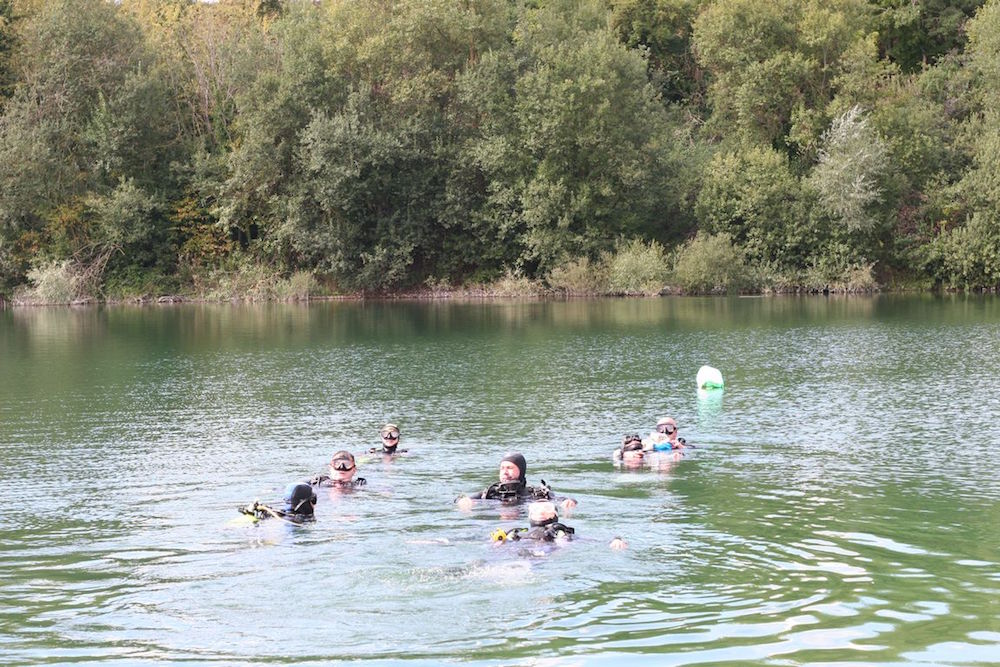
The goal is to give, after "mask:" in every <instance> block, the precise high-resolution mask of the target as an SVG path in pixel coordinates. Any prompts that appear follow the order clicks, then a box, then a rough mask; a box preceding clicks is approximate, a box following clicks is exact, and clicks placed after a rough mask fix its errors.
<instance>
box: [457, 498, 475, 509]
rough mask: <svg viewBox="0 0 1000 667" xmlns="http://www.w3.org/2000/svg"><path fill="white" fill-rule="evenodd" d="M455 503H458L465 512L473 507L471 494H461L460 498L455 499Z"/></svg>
mask: <svg viewBox="0 0 1000 667" xmlns="http://www.w3.org/2000/svg"><path fill="white" fill-rule="evenodd" d="M455 504H456V505H458V509H460V510H462V511H463V512H468V511H469V510H471V509H472V498H470V497H469V496H459V497H458V499H457V500H455Z"/></svg>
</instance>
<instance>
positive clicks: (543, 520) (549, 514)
mask: <svg viewBox="0 0 1000 667" xmlns="http://www.w3.org/2000/svg"><path fill="white" fill-rule="evenodd" d="M558 520H559V513H558V512H557V511H556V506H555V503H552V502H549V501H548V500H542V501H539V502H534V503H531V505H529V506H528V521H529V523H531V525H532V526H533V527H534V526H547V525H549V524H550V523H555V522H556V521H558Z"/></svg>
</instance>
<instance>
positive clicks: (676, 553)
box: [0, 296, 1000, 665]
mask: <svg viewBox="0 0 1000 667" xmlns="http://www.w3.org/2000/svg"><path fill="white" fill-rule="evenodd" d="M998 341H1000V301H998V300H997V299H995V298H992V297H963V296H956V297H944V298H940V297H937V298H935V297H906V298H899V297H875V298H807V299H799V298H769V299H652V300H621V301H620V300H608V301H604V300H601V301H571V302H549V303H537V302H488V303H433V304H424V303H420V304H414V303H375V304H371V303H321V304H313V305H262V306H248V307H244V306H183V307H166V308H108V309H84V310H79V309H26V310H6V311H0V468H2V471H3V472H2V476H0V494H2V498H3V501H4V512H3V513H2V514H0V545H2V546H0V566H2V567H0V662H2V663H4V664H50V663H66V664H69V663H73V664H84V663H100V662H109V663H112V662H113V663H118V664H148V663H156V662H161V663H162V662H166V663H191V664H198V663H214V664H242V663H247V662H253V663H264V664H270V663H280V664H297V663H300V664H307V663H310V664H321V663H328V662H333V661H340V660H367V661H376V662H383V663H384V662H401V661H412V662H421V663H426V664H438V663H440V662H442V661H461V662H472V663H480V664H496V663H503V664H538V663H539V662H542V663H545V664H573V665H576V664H596V663H606V662H611V661H614V662H615V663H616V664H617V663H625V664H628V663H637V664H656V665H688V664H691V665H694V664H711V665H741V664H748V663H750V664H753V663H756V664H773V665H820V664H822V665H829V664H842V665H847V664H851V665H976V664H1000V602H998V600H1000V565H998V562H1000V558H998V548H1000V539H998V528H997V526H998V519H1000V516H998V507H1000V481H998V476H997V473H996V471H997V469H998V468H1000V450H998V445H1000V426H998V416H1000V383H998V382H997V378H998V377H1000V361H998V357H1000V354H998V351H1000V350H998ZM706 363H708V364H711V365H713V366H716V367H718V368H719V369H721V370H722V372H723V374H724V375H725V379H726V390H725V392H724V393H722V394H721V395H720V394H714V395H712V396H711V397H710V398H708V399H706V400H699V399H698V397H697V395H696V392H695V385H694V377H695V373H696V372H697V370H698V368H699V367H700V366H701V365H703V364H706ZM666 414H670V415H672V416H674V417H676V418H677V419H678V421H679V423H680V425H681V434H682V435H684V436H685V437H687V438H688V440H689V441H691V442H693V443H696V444H697V449H695V450H694V451H693V452H692V453H691V454H690V455H689V456H687V457H685V458H683V459H682V460H678V461H671V460H666V461H661V465H658V466H657V469H656V470H652V469H649V468H645V469H641V470H635V471H629V470H620V469H617V468H615V467H614V466H613V465H612V463H611V457H610V454H611V451H612V449H613V448H614V447H615V446H617V444H618V443H619V442H620V441H621V437H622V435H623V434H624V433H631V432H643V433H645V432H648V431H649V430H650V428H651V426H652V424H653V423H655V420H656V418H657V417H659V416H663V415H666ZM386 420H390V421H393V422H395V423H397V424H400V426H401V427H402V431H403V439H402V445H401V446H403V447H407V448H409V450H410V452H409V455H408V456H407V457H406V458H404V459H402V460H397V461H395V462H384V461H370V462H368V463H365V464H363V465H362V466H361V470H360V473H361V475H362V476H364V477H366V478H367V479H368V485H367V487H366V488H365V489H364V490H363V491H361V492H358V493H353V494H337V493H331V492H329V491H327V490H324V491H322V492H321V493H320V498H319V504H318V506H317V514H318V519H317V521H316V522H315V524H313V525H310V526H306V527H303V528H293V527H289V526H286V525H278V524H275V523H270V524H268V523H265V524H262V525H260V526H256V527H253V526H246V525H238V526H237V525H230V524H231V520H232V519H234V518H237V517H238V514H237V512H236V510H235V508H236V506H237V505H239V504H242V503H246V502H249V501H251V500H253V499H255V498H256V499H260V500H262V501H265V502H274V503H278V502H279V501H280V497H281V493H282V489H283V487H284V486H285V485H286V484H287V483H289V482H293V481H296V480H298V479H301V478H303V477H307V476H308V475H310V474H313V473H316V472H321V471H323V470H324V466H325V463H326V462H327V461H328V460H329V458H330V455H331V454H332V452H333V451H335V450H337V449H341V448H348V449H351V450H354V451H360V450H362V449H366V448H368V447H372V446H375V445H376V444H377V437H376V436H377V430H378V427H379V426H380V425H381V423H382V422H383V421H386ZM512 449H514V450H519V451H521V452H523V453H524V454H525V456H526V457H527V459H528V462H529V465H528V477H529V480H530V481H532V482H534V483H537V482H538V481H539V480H540V479H545V480H546V481H547V482H548V483H549V484H551V485H552V486H553V487H554V488H555V489H556V490H557V491H558V492H560V493H564V494H567V495H571V496H573V497H575V498H577V499H578V500H579V502H580V505H579V507H578V508H577V509H576V510H575V511H574V512H573V514H572V515H570V516H564V521H565V522H566V523H568V524H570V525H572V526H574V527H575V528H576V530H577V536H578V539H577V540H576V541H574V542H572V543H570V544H568V545H564V546H560V547H557V548H542V549H539V548H536V547H532V546H525V545H523V544H500V545H496V544H491V543H490V542H489V540H488V536H489V534H490V532H491V531H492V530H494V529H495V528H497V527H501V526H502V527H513V526H517V525H525V523H526V520H525V517H524V515H523V514H519V513H517V511H513V512H511V511H510V510H509V509H501V508H498V507H496V506H492V505H490V504H488V503H487V504H484V505H483V506H481V507H478V508H476V509H475V510H474V511H472V512H470V513H468V514H465V513H462V512H459V511H458V510H456V509H455V506H454V504H453V500H454V498H455V496H456V495H458V494H459V493H460V492H463V491H465V492H467V491H472V490H476V489H480V488H482V487H484V486H485V485H486V484H488V483H489V482H490V481H492V479H494V478H495V475H496V469H497V464H498V462H499V459H500V457H501V456H502V455H503V454H504V453H505V452H506V451H508V450H512ZM615 535H622V536H624V537H626V538H627V539H628V541H629V543H630V547H629V549H628V550H626V551H624V552H614V551H611V550H610V549H608V547H607V543H608V541H609V540H610V539H611V538H612V537H613V536H615Z"/></svg>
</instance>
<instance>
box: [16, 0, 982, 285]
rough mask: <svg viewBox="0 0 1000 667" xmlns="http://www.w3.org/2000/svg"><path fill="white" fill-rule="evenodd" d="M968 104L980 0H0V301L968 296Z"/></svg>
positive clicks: (976, 162) (972, 146)
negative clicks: (435, 289)
mask: <svg viewBox="0 0 1000 667" xmlns="http://www.w3.org/2000/svg"><path fill="white" fill-rule="evenodd" d="M998 97H1000V1H998V0H990V1H988V2H985V3H983V2H979V1H978V0H959V1H957V2H946V1H944V0H918V1H917V2H912V3H911V2H907V3H901V2H898V1H897V0H824V1H823V2H820V1H819V0H396V1H393V0H364V1H360V0H322V1H318V2H302V1H296V0H220V1H219V2H215V3H201V2H188V1H185V0H118V1H117V2H108V1H105V0H0V293H7V294H12V293H14V294H16V293H17V291H18V290H22V291H23V290H32V289H33V290H35V291H36V292H37V293H40V294H42V295H43V296H44V294H50V295H55V296H53V297H52V298H56V299H58V298H66V297H68V298H74V297H78V296H82V295H89V296H96V297H105V298H125V297H129V296H137V295H142V294H157V293H169V292H185V291H191V292H199V293H202V294H206V293H213V290H215V291H216V292H214V293H219V292H220V290H221V291H225V290H236V291H237V292H241V293H242V294H254V293H263V292H267V293H269V294H271V295H272V296H273V295H279V296H280V295H281V294H287V293H300V292H309V291H315V290H317V289H321V290H326V291H336V292H346V291H366V292H368V291H374V292H377V291H387V290H390V291H391V290H401V289H408V288H412V287H415V286H424V285H461V284H470V283H477V284H480V283H489V282H490V281H496V280H499V279H502V278H504V277H505V276H506V277H511V276H517V277H522V278H524V279H527V280H532V281H536V282H538V283H539V284H546V285H551V286H553V287H556V288H564V289H568V290H571V291H572V290H574V289H580V290H582V291H587V290H591V291H602V290H604V291H608V290H612V291H614V290H624V291H632V290H638V291H643V290H647V289H648V288H649V287H648V286H649V285H651V284H652V285H663V284H669V283H673V284H676V285H679V286H681V287H684V288H686V289H689V290H713V289H716V290H717V289H769V288H795V287H800V288H801V287H805V288H829V287H831V286H832V287H843V288H858V289H864V288H868V287H874V286H888V287H893V286H907V287H923V288H930V287H946V288H996V287H998V286H1000V207H998V204H1000V112H998V111H997V109H998V108H1000V106H998V104H997V102H998V99H997V98H998ZM46 290H48V291H47V292H46ZM268 290H269V291H268ZM59 295H61V297H60V296H59Z"/></svg>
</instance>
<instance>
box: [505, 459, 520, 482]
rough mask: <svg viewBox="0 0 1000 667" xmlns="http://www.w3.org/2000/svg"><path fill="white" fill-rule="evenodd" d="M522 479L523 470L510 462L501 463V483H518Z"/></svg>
mask: <svg viewBox="0 0 1000 667" xmlns="http://www.w3.org/2000/svg"><path fill="white" fill-rule="evenodd" d="M520 478H521V469H520V468H518V467H517V466H516V465H515V464H513V463H511V462H510V461H502V462H501V463H500V482H501V483H504V484H505V483H507V482H516V481H518V480H519V479H520Z"/></svg>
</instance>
